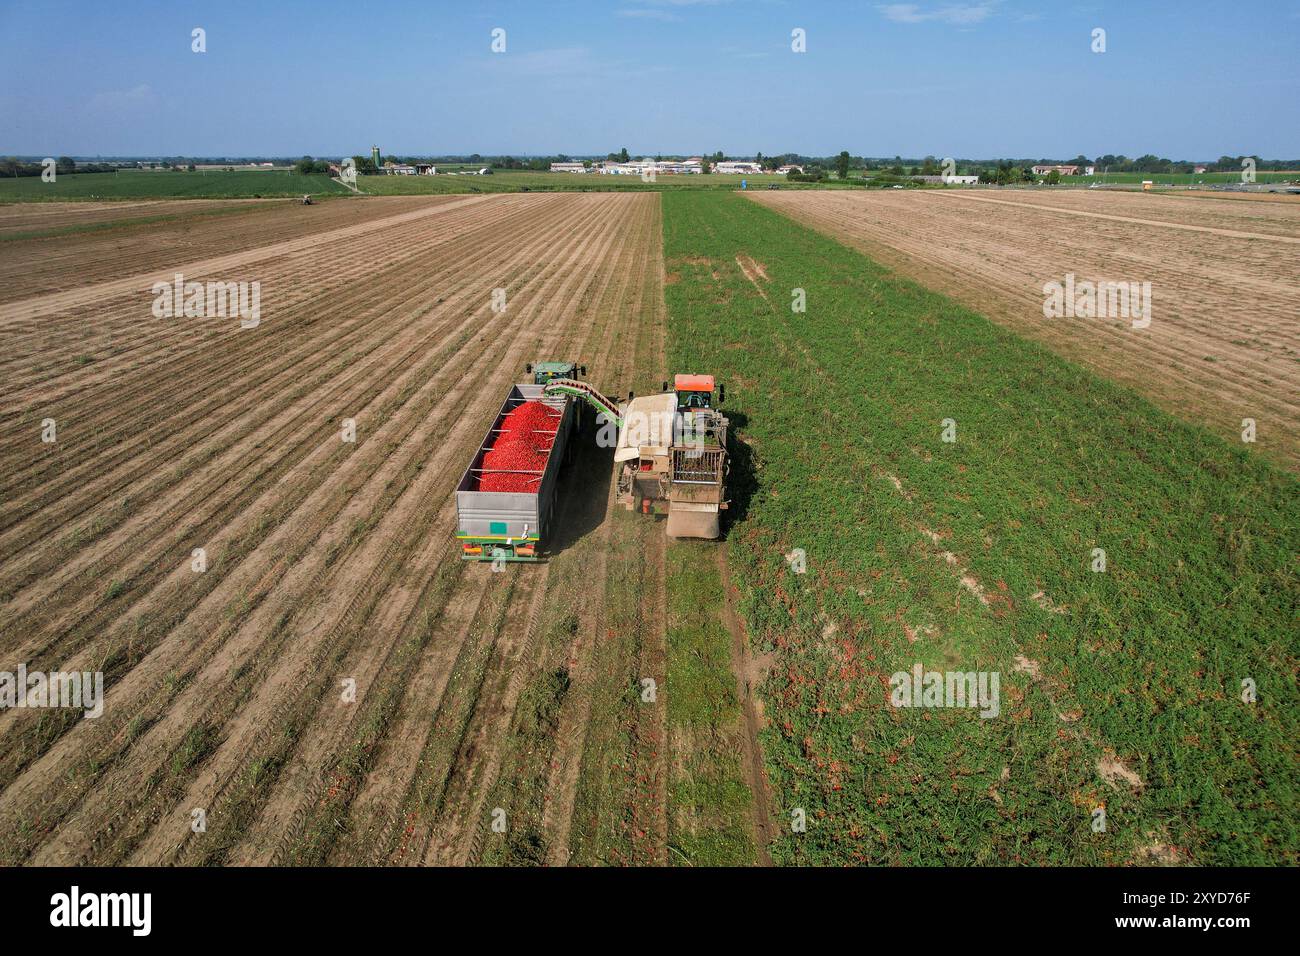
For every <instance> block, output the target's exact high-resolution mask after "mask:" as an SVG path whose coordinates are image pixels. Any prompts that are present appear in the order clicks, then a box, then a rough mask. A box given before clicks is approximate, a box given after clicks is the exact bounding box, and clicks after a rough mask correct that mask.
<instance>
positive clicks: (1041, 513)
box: [663, 192, 1300, 865]
mask: <svg viewBox="0 0 1300 956" xmlns="http://www.w3.org/2000/svg"><path fill="white" fill-rule="evenodd" d="M663 204H664V256H665V266H666V270H667V275H668V281H667V285H666V289H665V294H666V299H667V306H668V310H669V317H670V333H671V339H670V343H669V362H668V367H669V368H674V369H701V370H703V369H707V370H709V371H711V372H715V373H716V374H717V375H718V377H719V380H720V381H723V382H725V383H726V384H727V388H728V404H727V406H725V408H726V410H727V412H728V414H729V415H730V416H731V418H732V422H733V429H734V432H735V437H736V444H735V447H734V449H733V465H732V468H733V471H732V496H733V510H732V515H733V522H734V523H733V524H732V525H731V527H730V530H729V533H728V541H727V548H728V550H729V566H730V569H731V574H732V577H733V581H734V584H735V585H736V587H737V588H738V590H739V592H740V602H741V610H742V613H743V616H744V618H745V621H746V624H747V626H748V629H749V632H750V635H751V639H752V640H753V642H754V643H755V645H756V648H755V649H756V651H757V652H768V653H770V654H771V655H772V658H771V666H770V669H769V670H768V672H767V677H766V679H765V681H764V682H763V684H762V685H761V689H760V696H761V700H762V703H763V705H764V712H765V718H766V726H765V728H764V730H763V731H762V742H763V746H764V752H765V759H766V763H767V769H768V774H769V777H770V780H771V783H772V787H773V799H772V813H773V819H774V820H775V823H776V829H777V831H778V833H779V834H780V837H779V838H778V840H777V841H776V843H775V844H774V845H773V846H772V855H773V857H774V859H775V860H776V862H778V863H786V864H795V863H803V864H852V863H870V864H998V865H1000V864H1103V865H1104V864H1127V863H1133V862H1179V863H1188V862H1190V863H1195V864H1295V863H1297V862H1300V854H1298V853H1297V849H1298V846H1300V840H1298V839H1297V819H1298V817H1297V801H1296V796H1297V793H1296V791H1297V769H1298V764H1297V758H1296V751H1295V741H1296V739H1297V738H1298V737H1300V721H1298V720H1297V709H1296V707H1295V678H1296V669H1297V663H1298V662H1300V654H1298V653H1297V651H1298V648H1297V638H1296V629H1295V621H1296V612H1297V606H1298V604H1300V582H1298V580H1297V567H1296V560H1297V559H1296V556H1297V554H1298V553H1300V498H1298V497H1297V490H1298V488H1297V481H1296V478H1295V477H1294V476H1293V475H1291V474H1289V473H1285V472H1283V471H1281V470H1280V469H1278V468H1277V467H1276V466H1274V465H1273V464H1271V463H1269V462H1268V461H1266V460H1264V459H1262V458H1261V457H1259V456H1258V455H1257V454H1255V453H1253V452H1252V451H1251V449H1250V447H1249V446H1245V445H1233V444H1229V443H1227V442H1225V441H1223V440H1221V439H1219V438H1218V437H1216V436H1214V435H1212V434H1210V433H1208V432H1206V431H1204V430H1202V429H1199V428H1196V427H1193V426H1190V425H1186V424H1183V423H1181V422H1179V421H1177V420H1175V419H1174V418H1172V417H1170V416H1169V415H1167V414H1165V413H1163V412H1162V411H1160V410H1158V409H1157V408H1155V407H1153V406H1152V405H1150V404H1149V403H1147V402H1146V401H1144V400H1143V399H1142V398H1140V397H1139V396H1138V395H1136V394H1135V393H1133V392H1131V391H1128V390H1126V389H1124V388H1121V387H1119V386H1116V385H1113V384H1111V383H1109V382H1107V381H1104V380H1102V379H1100V378H1098V377H1097V376H1096V375H1094V374H1091V373H1090V372H1088V371H1086V370H1084V369H1082V368H1081V367H1078V366H1076V365H1073V364H1070V363H1069V362H1066V361H1064V360H1062V359H1060V358H1058V357H1056V356H1055V355H1054V354H1052V353H1050V352H1049V351H1047V350H1046V349H1045V348H1042V347H1040V346H1038V345H1036V344H1034V343H1031V342H1028V341H1026V340H1024V339H1021V338H1019V337H1017V336H1015V335H1013V334H1011V333H1009V332H1007V331H1006V330H1004V329H1002V328H1000V327H998V326H996V325H994V324H992V323H991V322H989V321H988V320H986V319H984V318H983V317H981V316H979V315H977V314H975V313H972V312H970V311H968V310H966V309H964V308H962V307H960V306H958V305H956V304H955V303H953V302H952V301H950V300H948V299H946V298H944V297H942V296H940V295H937V294H934V293H931V292H929V291H927V290H926V289H924V288H922V287H920V286H918V285H916V284H914V283H911V282H908V281H904V280H902V279H899V278H895V277H894V276H893V275H891V273H889V272H888V271H887V270H886V269H884V268H883V267H881V266H879V265H877V264H876V263H874V262H873V261H872V260H870V259H868V258H866V257H864V256H863V255H861V254H859V253H858V252H856V251H853V250H850V249H849V248H847V247H845V246H843V245H840V244H839V243H837V242H835V241H833V240H831V239H829V238H827V237H825V236H823V235H821V234H819V233H817V232H815V231H812V230H810V229H807V228H804V227H802V226H800V225H797V224H795V223H793V222H792V221H790V220H788V219H785V218H784V217H782V216H780V215H779V214H777V213H774V212H771V211H769V210H768V209H766V208H762V207H760V206H758V204H756V203H752V202H749V201H748V200H747V199H746V198H745V197H743V196H738V195H735V194H727V193H709V192H704V193H694V192H669V193H667V194H666V195H664V196H663ZM738 257H741V258H742V261H745V262H746V267H747V268H746V270H745V271H742V269H741V267H740V265H739V263H738ZM743 257H752V259H753V263H750V262H749V260H748V259H744V258H743ZM746 272H748V274H749V276H750V277H751V278H747V277H746ZM796 289H801V290H803V293H804V294H805V295H806V303H807V310H806V312H801V313H797V312H794V311H792V308H791V305H792V300H793V295H794V292H793V290H796ZM945 425H948V426H949V428H948V429H947V430H948V434H949V435H950V436H951V437H953V438H955V441H951V442H949V441H945V440H943V439H944V437H945V435H944V432H945ZM795 549H803V551H804V552H805V553H806V573H802V574H799V573H795V571H794V570H793V569H792V567H791V565H790V563H789V562H788V561H787V560H786V557H785V556H786V555H791V556H793V555H794V551H795ZM1096 549H1104V552H1105V562H1106V563H1105V569H1104V571H1098V570H1094V567H1096V566H1097V565H1096V563H1095V562H1096V561H1097V558H1098V552H1097V551H1096ZM918 663H919V664H921V665H922V666H923V668H924V669H925V670H926V671H943V672H948V671H959V672H986V673H988V674H990V675H991V674H992V673H997V674H998V675H999V678H1000V695H999V705H998V708H997V714H996V716H989V717H987V718H984V717H982V716H981V715H980V712H979V711H978V710H977V709H972V708H968V707H947V708H944V707H939V708H911V709H908V708H901V707H894V706H892V705H891V703H890V697H889V693H890V686H889V682H890V678H891V675H893V674H894V673H896V672H901V671H910V670H911V669H912V668H913V666H914V665H916V664H918ZM1251 682H1253V686H1255V687H1256V688H1257V695H1258V697H1257V700H1256V701H1255V702H1253V703H1248V702H1246V701H1244V700H1243V693H1244V691H1243V687H1249V686H1251ZM1099 810H1104V829H1100V830H1099V829H1098V827H1097V826H1096V821H1098V820H1101V819H1102V818H1101V816H1100V815H1099V814H1098V812H1097V811H1099ZM799 811H801V812H802V814H803V815H804V817H805V818H806V821H807V826H806V832H794V831H793V829H792V826H791V823H792V821H794V820H796V817H797V816H798V812H799Z"/></svg>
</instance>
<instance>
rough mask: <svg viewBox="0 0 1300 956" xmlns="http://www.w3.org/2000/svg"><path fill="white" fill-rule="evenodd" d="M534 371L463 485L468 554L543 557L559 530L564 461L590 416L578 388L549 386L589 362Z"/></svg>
mask: <svg viewBox="0 0 1300 956" xmlns="http://www.w3.org/2000/svg"><path fill="white" fill-rule="evenodd" d="M528 371H530V372H532V373H533V376H534V380H533V382H531V383H521V384H518V385H512V386H511V387H510V392H509V394H507V395H506V399H505V402H504V403H503V404H502V406H501V410H500V412H498V413H497V416H496V418H495V419H494V420H493V422H492V427H491V428H489V429H488V433H487V435H486V436H485V437H484V439H483V441H482V442H480V443H479V448H478V451H477V452H475V454H474V457H473V459H472V460H471V461H470V463H469V467H468V468H466V469H465V474H464V475H463V476H462V477H461V479H460V484H459V485H457V486H456V512H457V533H456V538H457V539H458V540H459V541H460V545H461V557H462V558H463V559H465V560H468V561H492V560H494V559H495V560H502V561H536V560H537V559H538V558H539V557H540V555H541V553H542V550H543V548H544V547H545V545H546V543H547V542H548V541H549V539H550V535H551V533H552V531H553V528H552V518H553V516H554V512H555V508H556V498H557V486H558V484H559V473H560V469H561V467H562V466H563V464H564V462H565V460H566V459H567V458H568V457H570V456H571V455H572V452H573V449H574V448H575V447H576V443H575V438H576V436H577V433H578V432H579V431H580V430H581V428H582V423H583V420H584V419H585V418H587V417H589V416H588V415H586V414H585V412H584V409H583V406H582V404H581V403H580V402H578V401H576V400H575V399H574V398H572V397H571V396H567V395H545V394H543V391H542V389H543V387H544V386H545V384H546V383H547V382H549V381H551V380H552V379H553V378H564V379H569V378H576V377H577V376H578V375H579V374H581V373H582V372H584V371H585V369H580V368H579V367H578V366H576V365H574V364H573V363H569V362H550V363H545V364H539V365H538V366H537V367H536V368H534V367H533V366H528Z"/></svg>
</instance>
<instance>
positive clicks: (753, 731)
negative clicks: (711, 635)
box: [718, 542, 776, 866]
mask: <svg viewBox="0 0 1300 956" xmlns="http://www.w3.org/2000/svg"><path fill="white" fill-rule="evenodd" d="M718 576H719V578H720V579H721V581H722V590H723V594H724V595H725V597H726V600H725V601H724V603H723V607H722V621H723V624H725V625H726V628H727V630H728V631H729V632H730V634H731V670H732V673H733V674H734V675H735V678H736V700H737V701H738V702H739V703H740V709H741V713H742V715H743V716H742V722H743V728H742V729H743V734H742V742H743V745H744V753H743V757H742V763H743V764H744V768H745V778H746V783H748V784H749V789H750V792H751V793H753V795H754V804H753V813H752V814H751V823H750V826H751V831H752V832H751V836H752V837H753V840H754V849H755V850H756V851H757V853H758V862H759V865H760V866H772V854H771V851H770V850H769V847H770V846H771V845H772V842H773V840H775V839H776V830H775V828H774V827H773V823H772V812H771V807H772V787H771V785H770V783H769V782H768V779H767V767H766V764H765V762H764V760H763V747H762V743H761V742H760V740H759V736H758V732H759V730H760V729H761V727H762V722H761V720H760V718H759V716H758V704H757V701H756V700H755V698H754V691H755V689H756V688H755V686H754V684H755V679H756V678H758V679H760V680H761V677H760V676H759V675H758V672H757V669H756V667H755V663H754V658H753V654H752V652H751V648H750V642H749V635H748V633H747V632H746V630H745V625H744V622H743V621H742V620H741V618H740V615H739V614H738V613H737V612H736V605H735V599H736V595H735V589H734V588H733V587H732V584H731V574H730V571H729V569H728V565H727V544H726V542H719V544H718Z"/></svg>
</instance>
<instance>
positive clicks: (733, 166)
mask: <svg viewBox="0 0 1300 956" xmlns="http://www.w3.org/2000/svg"><path fill="white" fill-rule="evenodd" d="M713 171H714V172H715V173H721V174H723V175H728V174H730V175H733V176H735V175H742V176H757V175H758V174H759V173H761V172H762V171H763V167H761V166H759V165H758V163H747V162H741V161H733V160H724V161H722V162H720V163H714V164H713Z"/></svg>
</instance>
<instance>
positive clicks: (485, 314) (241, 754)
mask: <svg viewBox="0 0 1300 956" xmlns="http://www.w3.org/2000/svg"><path fill="white" fill-rule="evenodd" d="M168 228H172V227H171V226H168ZM176 228H182V229H184V230H185V235H184V236H183V237H179V236H174V237H173V238H175V239H176V241H175V242H173V241H170V240H166V241H161V242H160V240H159V231H158V230H157V229H154V230H150V229H147V228H143V227H140V228H136V227H131V226H129V225H125V226H123V227H122V228H121V229H114V230H112V231H111V236H110V235H109V233H97V234H93V235H92V234H85V235H80V236H75V237H72V236H69V237H61V238H58V239H33V240H13V241H11V242H9V243H7V244H6V249H5V257H4V260H3V270H4V277H3V281H0V288H3V289H4V290H5V293H4V295H5V299H4V301H3V302H2V303H0V336H2V337H3V341H4V343H5V348H4V350H3V354H0V420H3V423H4V427H3V430H2V437H0V670H9V671H13V670H15V669H16V666H17V665H18V664H19V663H23V664H26V665H27V667H28V668H29V670H33V671H34V670H56V669H57V670H63V671H69V670H101V671H103V673H104V678H105V685H106V698H105V706H104V713H103V715H102V716H101V717H99V718H96V719H82V715H81V713H80V711H69V710H66V709H61V710H6V711H3V712H0V860H2V861H3V862H4V863H9V864H17V863H42V864H44V863H51V864H53V863H66V864H78V863H96V864H114V863H140V864H169V863H181V864H201V863H271V862H275V863H327V862H328V863H341V864H353V863H417V864H418V863H421V862H429V863H474V862H479V861H483V862H539V863H540V862H552V863H563V862H567V861H569V860H570V859H577V860H579V861H584V862H604V861H614V862H617V861H633V862H635V861H658V862H663V861H664V854H665V853H666V849H665V847H664V845H663V842H662V838H661V839H659V840H658V841H655V840H646V839H645V838H644V837H643V836H642V835H643V834H645V833H651V834H654V833H659V834H662V832H663V830H664V829H665V828H664V825H663V820H664V813H665V809H664V806H663V793H664V787H663V785H662V781H663V779H664V778H665V775H666V763H665V758H664V756H662V754H663V751H664V749H665V748H664V747H662V746H658V747H656V746H655V744H656V741H658V740H660V739H661V737H662V726H661V724H662V708H639V709H638V708H636V707H634V706H633V705H632V704H631V703H629V688H632V687H635V686H636V680H637V678H638V677H639V676H641V675H643V674H647V673H649V674H655V673H661V669H662V666H663V665H662V660H663V656H664V621H663V611H662V603H661V602H655V601H653V600H650V601H645V602H643V601H642V595H643V594H661V593H662V586H659V587H656V586H655V585H656V582H661V581H662V577H663V553H664V543H663V534H662V527H660V526H656V525H654V524H653V523H650V522H645V521H637V520H636V518H635V516H631V515H622V514H619V515H611V514H609V508H610V487H609V480H610V459H609V457H608V454H607V453H605V452H601V451H599V450H597V449H595V448H594V447H590V446H589V447H587V448H586V450H585V451H584V452H583V454H582V455H580V456H579V459H578V461H577V462H576V464H575V465H574V466H572V467H573V471H572V474H571V475H570V476H568V477H566V479H565V481H564V482H562V483H561V495H560V500H559V502H558V506H559V507H560V508H562V509H564V510H563V521H562V522H560V525H561V526H562V527H563V528H564V529H565V532H564V537H563V540H561V541H557V542H556V545H557V547H558V551H557V553H556V554H555V556H554V557H553V559H552V560H551V561H550V562H549V563H546V564H540V565H511V566H508V567H507V569H506V570H505V571H504V572H503V573H493V572H492V571H491V570H490V567H489V566H487V565H481V564H465V563H462V562H461V561H460V560H459V559H458V550H457V549H456V548H455V547H454V546H453V539H452V537H451V536H452V534H453V533H454V522H455V499H454V493H453V489H454V486H455V483H456V482H457V480H458V479H459V477H460V474H461V471H462V470H463V468H464V466H465V463H466V461H467V459H468V458H469V456H470V454H471V453H472V450H473V449H474V447H475V446H476V444H477V442H478V440H479V439H480V438H481V437H482V434H483V432H484V431H485V429H486V427H487V425H488V424H489V422H490V421H491V419H492V416H493V415H494V414H495V412H496V410H497V408H498V406H499V404H500V402H501V399H502V397H503V395H504V393H505V391H506V389H507V387H508V385H509V384H510V383H512V382H515V381H519V380H521V379H522V378H523V366H524V363H525V362H527V361H530V360H534V359H574V360H578V361H580V362H583V363H585V364H586V365H587V366H588V372H589V377H590V378H591V379H592V380H593V381H594V382H597V383H599V384H600V386H601V387H602V388H603V389H607V390H609V391H610V392H615V391H626V390H627V389H628V388H636V389H637V390H638V391H645V390H647V389H649V388H651V387H652V386H653V384H654V383H657V382H658V380H659V378H660V377H661V375H662V355H663V347H664V338H663V337H664V321H663V319H664V316H663V303H662V276H663V267H662V258H661V250H660V232H661V225H660V206H659V197H658V196H657V195H651V194H635V195H618V194H565V195H537V194H534V195H508V196H481V197H480V196H474V197H464V196H455V197H439V198H436V199H428V198H401V199H391V200H384V199H365V200H347V201H342V202H332V203H326V204H323V205H320V206H313V207H295V206H284V207H282V208H280V209H278V210H272V211H270V212H255V213H251V214H250V215H249V216H248V217H245V216H244V215H243V214H242V213H240V214H236V215H222V216H216V217H212V218H211V219H210V220H208V221H205V222H199V221H195V222H188V223H186V224H184V225H183V226H177V227H176ZM167 235H168V236H171V235H172V234H171V233H167ZM51 256H52V257H53V259H52V260H51V259H50V258H49V257H51ZM175 272H180V273H183V274H184V276H185V278H186V279H187V280H195V281H203V280H208V279H220V280H225V281H239V280H248V281H258V282H260V283H261V287H262V304H261V312H262V316H261V324H260V326H258V327H257V328H255V329H241V328H240V325H239V322H238V320H237V319H222V318H211V319H209V318H202V319H199V318H173V319H157V318H155V317H154V316H153V315H152V313H151V303H152V301H153V297H152V295H151V294H150V292H149V289H150V286H151V284H152V283H153V281H155V279H164V280H170V278H171V276H172V275H173V274H174V273H175ZM11 283H12V284H11ZM498 287H501V288H505V289H506V290H507V296H508V299H507V308H506V309H505V311H504V312H494V311H493V310H492V308H491V295H492V290H493V289H494V288H498ZM47 418H50V419H54V420H55V421H56V422H57V440H56V441H55V442H53V443H49V444H47V443H43V442H42V441H41V429H42V421H43V420H44V419H47ZM345 418H352V419H355V421H356V441H355V443H351V444H350V443H345V442H343V441H342V440H341V438H340V427H341V423H342V420H343V419H345ZM624 518H626V519H628V520H627V521H623V519H624ZM613 526H618V532H617V534H615V533H613V530H612V529H613ZM196 548H203V549H205V551H206V555H207V562H208V563H207V569H206V570H205V571H202V572H196V571H195V570H194V569H193V568H192V563H191V562H192V557H191V556H192V552H193V551H194V549H196ZM647 558H648V560H647ZM656 668H660V670H659V671H656ZM348 681H354V682H355V700H345V699H344V696H345V695H344V689H345V688H344V684H345V682H348ZM628 740H639V741H645V742H646V743H647V744H648V746H646V747H645V749H644V750H643V751H640V752H638V753H637V754H636V756H635V757H634V758H633V760H632V761H631V762H630V763H631V764H634V766H629V759H628V756H627V755H628V752H629V750H628V747H627V746H626V744H625V741H628ZM196 810H202V811H203V812H204V816H205V819H206V826H205V828H204V829H202V830H196V829H195V828H194V827H193V826H192V823H193V821H194V820H195V815H194V811H196ZM494 811H499V813H500V814H501V815H504V817H505V818H507V819H508V821H509V828H508V830H507V832H506V834H504V835H503V834H498V833H497V832H496V831H494V830H493V829H492V823H493V820H494Z"/></svg>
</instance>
